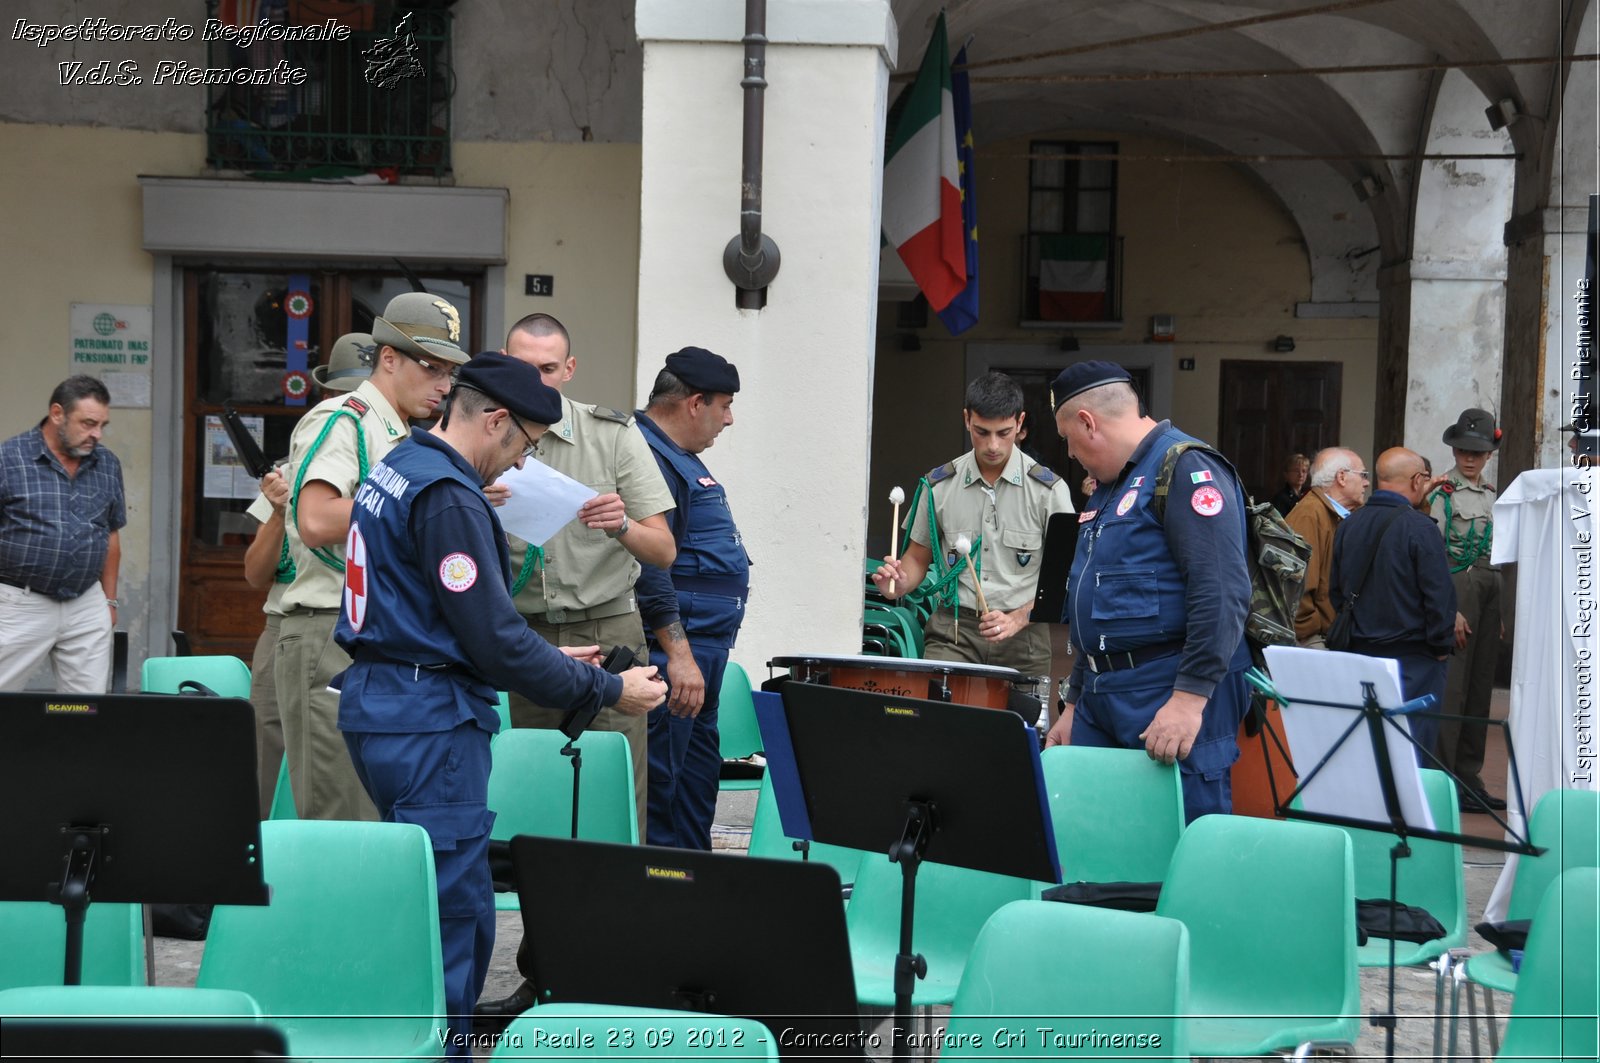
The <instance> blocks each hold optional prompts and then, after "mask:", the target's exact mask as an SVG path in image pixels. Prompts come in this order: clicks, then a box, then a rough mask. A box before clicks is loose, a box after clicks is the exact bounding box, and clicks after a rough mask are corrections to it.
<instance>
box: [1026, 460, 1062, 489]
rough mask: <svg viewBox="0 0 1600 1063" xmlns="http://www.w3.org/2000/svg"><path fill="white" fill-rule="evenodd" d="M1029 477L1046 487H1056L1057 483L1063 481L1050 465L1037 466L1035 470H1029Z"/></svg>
mask: <svg viewBox="0 0 1600 1063" xmlns="http://www.w3.org/2000/svg"><path fill="white" fill-rule="evenodd" d="M1028 475H1029V476H1031V477H1033V478H1034V479H1035V480H1038V481H1039V482H1040V483H1042V484H1044V485H1045V486H1046V487H1052V486H1054V485H1055V483H1056V481H1058V480H1060V479H1061V477H1059V476H1057V475H1056V474H1055V472H1054V471H1053V470H1051V468H1050V467H1049V466H1048V465H1035V466H1034V467H1033V468H1031V469H1029V470H1028Z"/></svg>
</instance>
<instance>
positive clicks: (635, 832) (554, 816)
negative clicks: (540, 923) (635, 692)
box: [489, 727, 639, 912]
mask: <svg viewBox="0 0 1600 1063" xmlns="http://www.w3.org/2000/svg"><path fill="white" fill-rule="evenodd" d="M566 744H567V736H566V735H564V734H562V733H561V732H560V731H551V730H546V729H544V728H533V727H514V728H512V729H510V730H508V731H502V732H501V733H500V734H498V735H496V736H495V739H494V744H493V745H492V746H491V747H490V748H491V749H492V750H493V752H494V766H493V767H492V768H491V769H490V771H489V808H490V809H491V810H492V811H493V812H494V813H495V823H494V829H493V830H491V831H490V832H489V837H490V838H492V839H494V840H495V841H510V840H511V839H512V838H513V837H515V836H516V835H518V834H537V835H540V836H542V837H547V838H568V837H571V836H572V760H571V758H569V757H564V756H562V755H561V747H562V746H564V745H566ZM578 748H579V749H580V750H582V751H583V768H582V770H581V772H580V775H581V779H580V783H579V785H580V786H582V787H583V792H582V793H581V794H580V795H579V797H578V837H580V838H584V839H586V840H588V841H599V842H617V843H619V844H622V845H637V844H639V811H638V807H639V806H638V803H637V801H636V800H635V799H634V798H635V795H634V792H633V757H632V755H631V754H630V753H629V752H628V738H627V736H626V735H624V734H623V733H622V732H621V731H585V732H584V734H583V736H582V737H580V738H579V739H578ZM494 903H495V908H496V909H497V910H498V911H503V912H514V911H517V910H518V909H519V907H520V905H519V904H518V898H517V894H516V893H515V892H508V893H496V894H495V895H494Z"/></svg>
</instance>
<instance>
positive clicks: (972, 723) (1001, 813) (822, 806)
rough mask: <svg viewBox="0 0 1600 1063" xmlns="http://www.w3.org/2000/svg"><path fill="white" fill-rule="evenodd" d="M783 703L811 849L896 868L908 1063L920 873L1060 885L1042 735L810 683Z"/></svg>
mask: <svg viewBox="0 0 1600 1063" xmlns="http://www.w3.org/2000/svg"><path fill="white" fill-rule="evenodd" d="M783 703H784V715H785V717H786V719H787V721H788V726H789V736H790V739H791V744H792V747H793V750H794V759H795V768H796V770H797V773H798V777H799V781H800V790H801V793H802V794H803V796H804V802H805V806H806V815H807V818H808V819H809V821H810V826H811V838H812V840H815V841H820V842H829V843H832V844H834V845H844V846H848V847H850V848H852V849H864V850H866V851H867V852H887V853H888V854H889V859H890V860H895V861H898V862H899V864H900V870H901V882H902V885H901V892H900V951H899V953H898V954H897V955H896V956H895V974H894V995H895V1016H894V1055H895V1058H896V1059H905V1058H907V1056H908V1054H909V1053H908V1049H907V1045H906V1027H907V1025H908V1023H909V1020H910V1014H911V1007H912V1003H911V1000H912V994H913V990H914V989H915V987H916V980H917V979H918V978H920V977H924V976H925V975H926V973H927V964H926V963H925V961H924V960H923V959H922V957H921V956H919V955H917V954H916V953H915V952H913V950H912V945H913V936H914V935H913V926H912V922H913V919H914V918H915V912H916V881H917V868H918V867H919V866H920V865H921V863H922V862H923V861H924V860H931V861H933V862H935V863H940V864H952V865H954V866H956V867H966V868H971V869H972V870H974V871H988V872H991V873H994V874H998V875H1011V876H1014V877H1017V878H1027V879H1035V880H1045V881H1049V882H1060V881H1061V865H1060V861H1059V860H1058V859H1057V855H1056V849H1055V831H1054V829H1053V827H1052V826H1051V822H1050V807H1049V799H1048V796H1047V794H1046V791H1045V786H1044V770H1043V768H1042V767H1041V765H1040V763H1039V739H1038V733H1037V732H1036V731H1035V730H1034V729H1033V728H1031V727H1028V726H1027V725H1026V724H1024V723H1023V722H1022V721H1021V719H1020V718H1019V717H1017V716H1016V715H1014V714H1012V713H1009V712H1000V711H997V710H995V709H982V708H975V707H973V706H968V705H952V704H947V703H945V702H941V701H926V700H920V699H916V698H897V697H893V696H888V695H884V694H881V693H873V692H870V691H858V690H846V689H841V688H838V687H826V686H819V685H816V684H814V683H787V684H785V685H784V687H783ZM768 755H769V757H770V756H771V746H770V745H769V748H768ZM769 766H770V760H769Z"/></svg>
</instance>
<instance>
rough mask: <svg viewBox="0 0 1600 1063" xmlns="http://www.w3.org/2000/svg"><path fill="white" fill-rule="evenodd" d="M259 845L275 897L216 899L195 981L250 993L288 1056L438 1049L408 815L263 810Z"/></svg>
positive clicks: (440, 1008)
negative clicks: (373, 819)
mask: <svg viewBox="0 0 1600 1063" xmlns="http://www.w3.org/2000/svg"><path fill="white" fill-rule="evenodd" d="M261 855H262V872H263V876H264V877H265V879H266V881H267V883H268V884H270V885H271V887H272V903H271V904H269V905H263V906H246V905H240V906H233V905H218V906H217V907H216V909H215V910H214V912H213V914H212V917H211V929H210V933H209V934H208V936H207V939H206V948H205V953H204V955H203V956H202V957H201V961H200V976H199V979H198V982H197V984H198V986H199V987H200V988H202V989H235V990H238V991H240V992H242V993H248V994H249V995H250V996H251V997H253V998H255V1000H256V1002H257V1003H258V1004H260V1006H261V1010H262V1012H263V1013H264V1014H265V1015H266V1017H267V1020H268V1021H269V1022H270V1023H272V1024H273V1025H274V1026H277V1027H278V1028H279V1029H281V1030H282V1031H283V1032H284V1034H285V1036H286V1037H287V1038H288V1042H289V1055H290V1056H291V1057H295V1058H300V1059H310V1058H323V1059H327V1058H340V1057H361V1058H382V1059H419V1058H420V1059H435V1058H437V1057H439V1056H440V1055H442V1054H443V1053H442V1052H441V1050H440V1044H439V1037H438V1030H439V1029H440V1028H441V1023H442V1021H443V1016H444V1014H445V997H444V971H443V967H442V963H441V959H440V953H439V899H438V884H437V882H436V881H435V874H434V864H433V847H432V845H431V844H430V842H429V840H428V834H427V832H426V831H425V830H423V829H422V828H421V827H419V826H417V825H416V824H414V823H358V822H353V821H345V820H328V821H308V820H290V821H283V822H276V821H268V822H266V823H263V824H262V825H261Z"/></svg>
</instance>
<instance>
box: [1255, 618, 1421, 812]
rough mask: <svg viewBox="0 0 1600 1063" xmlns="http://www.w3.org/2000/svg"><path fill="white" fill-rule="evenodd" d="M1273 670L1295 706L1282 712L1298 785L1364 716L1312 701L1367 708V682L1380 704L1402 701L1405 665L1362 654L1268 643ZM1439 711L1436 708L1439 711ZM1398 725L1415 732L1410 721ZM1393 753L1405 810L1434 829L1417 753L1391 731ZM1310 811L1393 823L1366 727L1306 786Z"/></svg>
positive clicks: (1306, 804)
mask: <svg viewBox="0 0 1600 1063" xmlns="http://www.w3.org/2000/svg"><path fill="white" fill-rule="evenodd" d="M1266 656H1267V669H1268V671H1269V672H1270V673H1271V674H1272V685H1273V686H1274V687H1276V688H1277V690H1278V693H1280V694H1282V695H1283V697H1284V699H1285V700H1286V701H1288V702H1289V704H1287V705H1285V706H1284V707H1283V726H1284V729H1285V730H1286V731H1288V732H1289V734H1288V739H1289V752H1290V754H1291V755H1292V756H1293V757H1294V764H1295V769H1296V770H1297V771H1298V772H1299V773H1300V781H1301V782H1302V783H1305V781H1306V777H1307V776H1308V775H1309V774H1310V773H1311V769H1312V768H1313V767H1315V766H1316V765H1317V764H1318V763H1320V762H1321V761H1322V758H1323V757H1324V756H1327V754H1328V751H1329V750H1330V749H1332V748H1333V747H1334V743H1335V742H1337V741H1338V740H1339V736H1340V735H1342V734H1344V733H1345V732H1346V731H1347V730H1349V729H1350V725H1351V724H1352V723H1355V722H1356V720H1357V719H1358V718H1359V716H1360V714H1359V713H1358V712H1356V711H1354V710H1352V709H1345V708H1332V707H1329V706H1326V705H1310V704H1306V702H1309V701H1327V702H1339V703H1341V704H1348V705H1356V706H1359V705H1360V704H1361V684H1362V682H1363V681H1365V682H1370V683H1372V684H1373V692H1374V693H1375V694H1376V695H1377V698H1378V704H1379V706H1381V707H1383V708H1386V709H1392V708H1394V707H1395V706H1396V705H1399V704H1400V703H1401V702H1402V701H1403V700H1404V699H1403V698H1402V697H1401V695H1400V690H1401V687H1400V665H1399V664H1398V662H1396V661H1394V660H1392V659H1390V658H1388V657H1367V656H1364V655H1363V654H1359V653H1339V652H1336V651H1334V650H1303V649H1299V648H1298V647H1295V646H1268V647H1267V648H1266ZM1434 711H1437V707H1435V710H1434ZM1391 719H1392V720H1393V722H1395V723H1397V724H1398V725H1399V726H1400V727H1402V728H1404V729H1405V731H1406V733H1407V734H1410V732H1411V728H1410V724H1409V723H1407V722H1406V719H1405V717H1404V716H1398V717H1392V718H1391ZM1385 726H1386V727H1387V724H1386V725H1385ZM1384 738H1385V740H1386V741H1385V744H1386V745H1387V746H1388V749H1389V764H1390V766H1391V767H1392V769H1393V771H1394V780H1395V788H1396V789H1397V790H1398V791H1399V796H1400V811H1401V812H1402V813H1403V814H1404V816H1405V821H1406V823H1407V824H1409V825H1410V826H1412V827H1420V828H1423V829H1426V830H1432V829H1434V825H1433V814H1432V812H1431V811H1430V810H1429V808H1428V800H1427V796H1426V795H1425V794H1424V793H1423V791H1422V776H1421V775H1420V774H1418V771H1417V754H1416V748H1415V747H1414V746H1412V744H1411V743H1410V742H1407V741H1406V740H1405V739H1404V738H1401V737H1400V736H1399V735H1398V734H1396V733H1395V732H1394V730H1393V728H1389V729H1388V731H1387V733H1386V734H1385V735H1384ZM1300 801H1301V804H1302V806H1303V807H1304V808H1305V810H1306V811H1308V812H1320V813H1322V814H1324V815H1330V816H1346V817H1348V818H1350V819H1360V820H1369V821H1371V822H1373V823H1376V824H1387V823H1388V822H1389V815H1388V812H1387V811H1386V810H1385V808H1384V804H1383V787H1382V783H1381V782H1380V781H1379V778H1378V762H1377V760H1376V758H1374V757H1373V755H1372V735H1371V734H1370V733H1369V732H1368V730H1367V726H1366V724H1365V723H1362V724H1361V725H1360V726H1358V727H1357V728H1356V730H1355V731H1354V732H1353V733H1352V734H1351V735H1350V737H1349V738H1347V739H1345V741H1344V744H1343V745H1341V746H1339V748H1338V751H1337V752H1335V753H1334V754H1333V756H1332V757H1331V758H1329V760H1328V762H1327V763H1326V764H1324V765H1323V766H1322V770H1320V771H1318V772H1317V773H1316V777H1315V778H1313V779H1311V781H1310V782H1309V783H1308V784H1306V788H1305V790H1304V792H1302V793H1301V794H1300Z"/></svg>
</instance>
